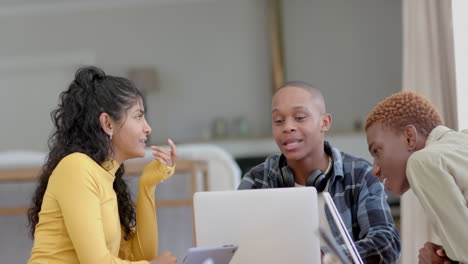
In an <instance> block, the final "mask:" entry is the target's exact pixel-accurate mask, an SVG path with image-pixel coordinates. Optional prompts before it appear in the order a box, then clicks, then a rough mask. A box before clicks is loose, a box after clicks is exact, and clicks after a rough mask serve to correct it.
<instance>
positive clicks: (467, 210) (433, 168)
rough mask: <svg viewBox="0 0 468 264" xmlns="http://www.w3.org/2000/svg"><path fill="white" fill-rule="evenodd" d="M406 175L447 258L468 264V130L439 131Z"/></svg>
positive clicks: (414, 158)
mask: <svg viewBox="0 0 468 264" xmlns="http://www.w3.org/2000/svg"><path fill="white" fill-rule="evenodd" d="M406 175H407V177H408V181H409V184H410V186H411V188H412V189H413V191H414V193H415V194H416V196H417V197H418V199H419V202H420V203H421V205H422V207H423V208H424V211H425V212H426V214H427V216H428V218H429V219H430V221H431V223H432V225H433V227H434V229H435V231H436V233H437V235H438V236H439V237H440V239H441V241H442V246H443V247H444V249H445V251H446V253H447V255H448V257H449V258H450V259H452V260H457V261H460V262H462V263H468V228H467V224H468V207H467V201H468V130H464V131H461V132H456V131H453V130H450V129H449V128H447V127H444V126H438V127H436V128H435V129H434V130H432V131H431V133H430V134H429V136H428V138H427V140H426V146H425V147H424V148H423V149H421V150H420V151H417V152H415V153H414V154H413V155H411V156H410V158H409V159H408V164H407V167H406Z"/></svg>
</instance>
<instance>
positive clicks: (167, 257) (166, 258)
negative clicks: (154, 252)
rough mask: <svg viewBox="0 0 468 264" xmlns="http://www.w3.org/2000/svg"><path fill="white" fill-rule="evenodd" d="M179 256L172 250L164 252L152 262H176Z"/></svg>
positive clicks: (162, 263)
mask: <svg viewBox="0 0 468 264" xmlns="http://www.w3.org/2000/svg"><path fill="white" fill-rule="evenodd" d="M175 263H177V258H176V257H175V256H174V255H172V253H171V252H164V253H163V254H161V255H159V256H157V257H156V258H154V259H152V260H150V264H175Z"/></svg>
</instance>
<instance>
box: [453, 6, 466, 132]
mask: <svg viewBox="0 0 468 264" xmlns="http://www.w3.org/2000/svg"><path fill="white" fill-rule="evenodd" d="M466 10H468V2H467V1H466V0H452V14H453V37H454V45H455V71H456V73H455V74H456V79H457V80H456V84H457V107H458V127H459V128H460V129H468V104H467V103H466V99H467V98H468V50H467V47H468V32H467V30H466V29H467V28H468V17H467V16H466Z"/></svg>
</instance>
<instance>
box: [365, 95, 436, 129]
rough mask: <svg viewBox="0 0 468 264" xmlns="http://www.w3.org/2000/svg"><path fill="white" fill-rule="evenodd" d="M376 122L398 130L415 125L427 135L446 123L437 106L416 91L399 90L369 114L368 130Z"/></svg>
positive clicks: (366, 126)
mask: <svg viewBox="0 0 468 264" xmlns="http://www.w3.org/2000/svg"><path fill="white" fill-rule="evenodd" d="M375 122H381V123H382V124H383V125H384V126H385V127H388V128H391V129H394V130H396V131H401V130H402V129H403V128H405V127H406V126H407V125H414V126H415V127H416V129H417V130H418V132H419V133H422V134H423V135H425V136H427V135H429V133H430V132H431V131H432V130H433V129H434V128H435V127H436V126H438V125H443V123H444V122H443V121H442V118H441V116H440V115H439V113H438V112H437V109H436V108H435V106H434V105H433V104H432V103H431V102H430V101H429V100H428V99H427V98H426V97H424V96H422V95H420V94H418V93H415V92H399V93H396V94H393V95H391V96H389V97H387V98H385V99H384V100H383V101H381V102H380V103H379V104H377V106H376V107H375V108H374V109H373V110H372V112H371V113H370V114H369V115H368V116H367V119H366V125H365V128H366V130H367V129H368V128H369V127H370V126H371V125H372V124H373V123H375Z"/></svg>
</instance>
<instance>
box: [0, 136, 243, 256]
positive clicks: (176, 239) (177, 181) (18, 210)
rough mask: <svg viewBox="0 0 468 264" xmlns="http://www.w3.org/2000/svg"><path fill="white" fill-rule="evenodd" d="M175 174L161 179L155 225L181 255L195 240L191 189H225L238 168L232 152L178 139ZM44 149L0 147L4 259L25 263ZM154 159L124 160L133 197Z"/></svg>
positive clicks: (164, 246)
mask: <svg viewBox="0 0 468 264" xmlns="http://www.w3.org/2000/svg"><path fill="white" fill-rule="evenodd" d="M177 150H178V154H179V160H178V161H177V164H176V171H175V175H174V176H173V177H171V178H170V179H168V180H166V181H164V182H163V183H160V184H159V185H158V187H157V191H156V207H157V216H158V225H159V252H164V251H172V252H173V253H174V254H175V255H176V256H178V257H179V259H182V258H183V256H184V255H185V253H186V250H187V249H188V248H189V247H192V246H193V245H194V244H195V234H194V228H193V203H192V198H193V194H194V193H195V192H196V191H207V190H211V189H214V190H225V189H234V188H235V187H237V185H238V183H239V179H240V169H239V167H238V166H237V164H236V163H235V161H234V159H233V158H232V156H231V155H230V154H229V153H228V152H226V151H224V150H223V149H221V148H219V147H217V146H210V145H208V144H203V145H201V146H197V145H188V146H184V145H179V146H178V149H177ZM45 157H46V154H45V153H43V152H31V151H14V152H3V153H0V233H1V234H2V235H1V236H0V255H1V256H2V263H25V262H26V261H27V259H28V258H29V254H30V251H31V247H32V245H33V241H32V239H31V237H30V236H29V233H28V231H29V229H28V227H27V217H26V210H27V208H28V206H29V204H30V200H31V196H32V193H33V192H34V190H35V186H36V183H35V179H36V177H37V175H39V172H40V170H41V166H42V164H43V162H44V160H45ZM151 160H152V156H151V151H150V150H148V151H147V155H146V157H145V158H141V159H134V160H130V161H127V162H126V163H125V167H126V175H125V178H126V180H127V182H128V183H129V187H130V189H131V192H132V195H133V198H136V194H137V191H138V180H139V179H138V177H139V175H140V174H141V171H142V170H143V168H144V167H145V166H146V164H148V162H150V161H151Z"/></svg>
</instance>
